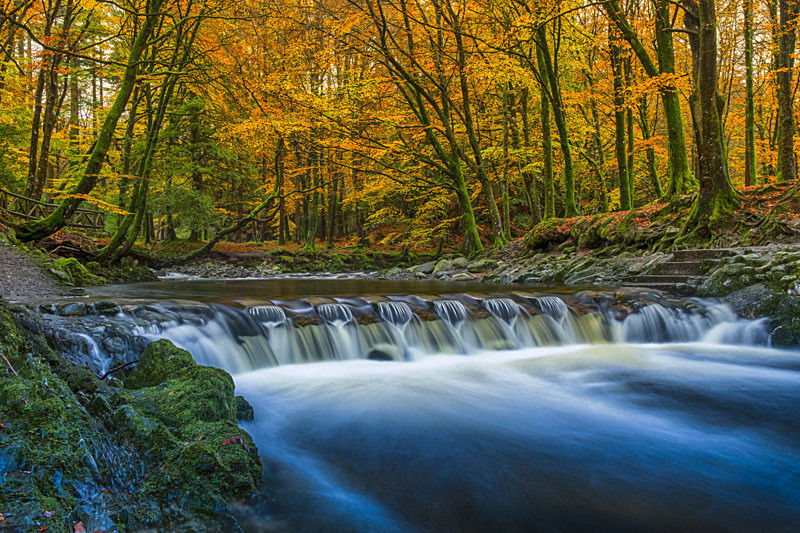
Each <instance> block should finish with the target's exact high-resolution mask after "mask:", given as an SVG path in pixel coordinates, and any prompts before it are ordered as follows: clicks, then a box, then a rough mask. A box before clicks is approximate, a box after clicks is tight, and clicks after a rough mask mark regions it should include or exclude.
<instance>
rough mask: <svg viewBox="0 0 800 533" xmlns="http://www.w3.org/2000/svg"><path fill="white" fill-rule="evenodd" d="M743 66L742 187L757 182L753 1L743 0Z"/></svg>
mask: <svg viewBox="0 0 800 533" xmlns="http://www.w3.org/2000/svg"><path fill="white" fill-rule="evenodd" d="M744 66H745V78H746V82H745V83H746V88H745V112H744V134H745V141H744V186H745V187H749V186H751V185H755V184H756V183H757V182H758V174H757V172H756V132H755V105H754V96H753V0H744Z"/></svg>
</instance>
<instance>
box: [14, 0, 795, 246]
mask: <svg viewBox="0 0 800 533" xmlns="http://www.w3.org/2000/svg"><path fill="white" fill-rule="evenodd" d="M796 24H797V6H796V5H795V4H794V3H793V2H789V1H787V0H767V1H764V2H759V1H756V0H744V1H743V2H728V1H726V0H680V1H678V2H675V1H671V0H649V1H643V0H604V1H601V2H591V1H583V0H546V1H532V0H430V1H428V2H414V1H409V0H308V1H306V0H300V1H298V0H245V1H242V2H223V1H221V0H124V1H122V2H118V1H113V2H112V1H103V0H37V1H34V0H0V187H3V188H6V189H9V190H11V191H13V192H17V193H21V194H24V195H26V196H29V197H32V198H36V199H48V200H50V201H54V202H56V203H58V204H59V207H58V209H56V211H55V212H54V213H53V214H52V215H50V216H48V217H47V218H45V219H43V220H39V221H30V222H26V223H24V224H22V225H21V226H20V227H19V228H18V235H19V236H20V237H21V238H22V239H25V240H30V239H36V238H41V237H43V236H46V235H48V234H50V233H52V232H54V231H56V230H58V229H59V228H60V227H62V226H63V225H64V223H65V222H66V220H67V219H68V218H69V216H70V215H71V214H72V213H73V212H74V211H75V210H76V209H77V208H78V207H79V206H80V205H81V204H83V203H86V202H88V203H90V204H94V205H96V206H98V207H100V208H101V209H103V210H105V211H107V212H108V213H110V214H111V215H112V216H109V217H107V220H108V227H107V229H108V231H109V232H110V233H111V235H112V239H111V242H110V243H108V245H107V246H106V247H105V248H104V249H103V250H102V251H101V253H100V255H101V257H102V258H104V259H107V260H112V259H114V258H117V257H120V256H121V255H122V254H124V253H125V252H126V251H127V250H129V249H130V247H131V246H132V245H133V244H134V243H135V242H136V241H137V239H142V238H146V239H148V240H152V239H162V240H166V239H173V238H176V237H184V238H191V239H196V240H197V239H203V238H205V239H207V240H208V239H212V238H217V239H218V238H230V239H240V240H241V239H251V240H263V239H276V240H278V241H279V242H280V243H284V242H287V241H295V242H297V243H298V244H301V245H303V246H306V247H309V248H313V247H315V246H319V245H320V244H323V245H324V244H328V245H331V246H332V245H334V244H335V243H349V244H366V243H380V244H389V245H396V246H408V247H420V246H436V245H440V244H441V243H443V242H448V243H450V244H452V245H456V246H462V247H463V249H464V251H466V252H476V251H479V250H481V249H483V248H484V247H487V246H501V245H503V244H505V243H507V242H508V241H509V240H511V239H513V238H516V237H519V236H520V235H522V234H523V233H524V232H525V231H526V230H527V229H529V228H530V227H531V226H532V225H533V224H535V223H538V222H540V221H542V220H544V219H547V218H553V217H571V216H575V215H577V214H591V213H599V212H607V211H614V210H628V209H631V208H637V207H641V206H644V205H647V204H651V203H654V202H669V201H672V200H674V199H676V198H678V197H680V196H681V195H685V194H694V195H696V199H695V207H694V209H693V211H692V216H691V217H690V220H689V221H687V228H686V231H687V232H688V231H694V230H695V229H696V228H698V227H705V226H708V225H713V224H715V223H717V222H718V221H720V220H722V219H724V216H725V214H726V213H730V212H731V211H732V210H734V209H736V207H737V205H738V201H739V200H738V198H739V197H738V193H737V192H736V189H737V188H741V187H744V186H751V185H756V184H761V183H767V182H771V181H780V180H793V179H796V177H797V176H796V174H797V170H796V163H795V157H796V156H795V152H794V134H795V127H794V121H795V101H796V93H797V91H796V84H797V80H796V78H795V76H794V57H795V54H796V51H795V33H796Z"/></svg>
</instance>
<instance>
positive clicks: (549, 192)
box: [536, 46, 556, 220]
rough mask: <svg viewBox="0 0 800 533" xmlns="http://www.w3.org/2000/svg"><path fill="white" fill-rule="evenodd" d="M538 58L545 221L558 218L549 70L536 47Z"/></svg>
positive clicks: (538, 47)
mask: <svg viewBox="0 0 800 533" xmlns="http://www.w3.org/2000/svg"><path fill="white" fill-rule="evenodd" d="M536 56H537V57H536V58H537V61H538V64H539V77H540V82H541V90H540V91H539V95H540V106H539V112H540V114H541V121H542V182H543V183H544V217H543V219H544V220H547V219H548V218H555V216H556V202H555V197H556V189H555V180H554V176H553V134H552V131H551V129H550V97H549V94H550V93H549V89H548V87H549V84H550V81H549V79H548V76H547V69H546V68H545V64H544V56H543V51H542V48H541V47H540V46H537V47H536Z"/></svg>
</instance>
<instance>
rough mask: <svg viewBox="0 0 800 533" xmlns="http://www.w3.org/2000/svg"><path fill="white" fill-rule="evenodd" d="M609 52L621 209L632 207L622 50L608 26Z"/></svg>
mask: <svg viewBox="0 0 800 533" xmlns="http://www.w3.org/2000/svg"><path fill="white" fill-rule="evenodd" d="M609 54H610V58H611V71H612V73H613V75H614V124H615V132H616V135H615V137H614V152H615V154H616V156H617V182H618V184H619V207H620V209H622V210H623V211H627V210H629V209H630V208H631V207H633V205H632V202H631V187H630V182H629V179H630V174H629V173H628V155H627V150H626V142H625V141H626V123H625V80H624V72H623V70H624V67H623V64H622V51H621V49H620V46H619V36H618V35H616V32H614V30H613V27H611V26H610V27H609Z"/></svg>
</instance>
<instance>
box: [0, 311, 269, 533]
mask: <svg viewBox="0 0 800 533" xmlns="http://www.w3.org/2000/svg"><path fill="white" fill-rule="evenodd" d="M0 353H2V354H3V356H4V357H5V358H6V359H7V360H8V362H7V363H6V361H5V360H3V359H0V514H2V515H3V520H4V521H3V522H2V526H3V527H7V528H9V530H10V531H35V530H39V531H44V530H47V531H70V532H71V531H73V530H74V529H75V526H76V524H78V523H81V524H82V527H84V528H85V529H86V530H87V531H98V530H104V531H126V530H141V529H142V528H151V529H152V528H155V530H163V531H176V530H181V531H204V532H211V531H222V530H225V531H227V530H231V529H232V528H231V527H229V526H230V524H229V523H228V522H229V519H227V518H226V516H225V510H224V509H225V504H226V502H228V501H230V500H231V499H234V498H241V497H245V496H248V495H250V494H252V493H254V492H255V491H256V486H257V484H258V483H259V481H260V479H261V462H260V461H259V458H258V455H257V451H256V447H255V445H254V444H253V441H252V439H251V438H250V437H249V435H247V433H245V432H244V431H242V430H241V429H240V428H239V427H238V426H237V424H236V416H237V403H238V402H237V401H236V400H235V399H234V395H233V391H234V387H233V381H232V379H231V377H230V376H229V375H228V374H226V373H225V372H224V371H222V370H219V369H216V368H209V367H203V366H200V365H197V364H195V362H194V361H193V360H192V359H191V357H190V356H188V354H187V353H186V352H184V351H183V350H178V349H177V348H175V347H174V346H173V345H172V344H170V343H167V342H158V343H153V344H152V345H151V347H150V348H149V351H148V354H147V357H145V358H143V359H144V361H143V362H144V363H145V364H143V365H141V366H142V368H141V369H140V370H138V371H137V372H134V374H133V375H132V376H131V378H130V379H129V380H128V383H127V385H128V387H129V388H122V387H121V385H122V384H121V383H120V382H119V381H118V380H116V379H113V378H110V379H106V380H103V381H101V380H99V379H98V378H97V377H96V376H95V375H94V374H93V373H92V372H91V371H89V370H88V369H86V368H81V367H77V366H75V365H73V364H71V363H70V362H68V361H67V360H66V359H65V358H63V357H61V356H60V355H59V354H57V353H56V352H54V351H53V350H52V349H51V348H50V346H48V345H47V343H46V341H45V340H44V338H43V337H42V336H41V335H40V334H39V333H38V329H37V327H36V324H35V323H33V322H32V320H31V319H30V318H29V317H25V316H23V315H14V314H12V313H11V312H10V311H9V309H8V307H7V306H6V304H4V303H3V301H2V300H0ZM134 385H135V386H136V387H135V388H134V387H133V386H134ZM44 528H47V529H44ZM0 529H2V527H0Z"/></svg>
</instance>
